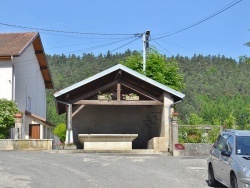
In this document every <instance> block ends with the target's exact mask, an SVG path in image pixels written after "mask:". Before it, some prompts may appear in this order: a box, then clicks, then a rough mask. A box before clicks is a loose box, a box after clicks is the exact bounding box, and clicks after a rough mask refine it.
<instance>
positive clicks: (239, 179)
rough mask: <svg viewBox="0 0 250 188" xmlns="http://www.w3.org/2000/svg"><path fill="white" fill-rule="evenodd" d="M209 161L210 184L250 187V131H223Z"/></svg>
mask: <svg viewBox="0 0 250 188" xmlns="http://www.w3.org/2000/svg"><path fill="white" fill-rule="evenodd" d="M207 162H208V185H209V186H216V185H218V183H222V184H223V185H225V186H227V187H230V188H250V131H239V130H225V131H224V132H222V133H221V134H220V135H219V137H218V139H217V141H216V142H215V144H214V145H213V147H212V148H211V150H210V157H209V159H208V161H207Z"/></svg>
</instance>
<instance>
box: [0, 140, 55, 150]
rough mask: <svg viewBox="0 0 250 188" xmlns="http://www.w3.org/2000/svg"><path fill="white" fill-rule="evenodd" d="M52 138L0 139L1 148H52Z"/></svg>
mask: <svg viewBox="0 0 250 188" xmlns="http://www.w3.org/2000/svg"><path fill="white" fill-rule="evenodd" d="M52 141H53V140H52V139H43V140H40V139H29V140H21V139H19V140H14V139H0V150H51V149H52Z"/></svg>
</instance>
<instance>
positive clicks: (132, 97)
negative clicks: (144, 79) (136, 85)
mask: <svg viewBox="0 0 250 188" xmlns="http://www.w3.org/2000/svg"><path fill="white" fill-rule="evenodd" d="M139 99H140V98H139V96H129V95H126V96H125V100H127V101H138V100H139Z"/></svg>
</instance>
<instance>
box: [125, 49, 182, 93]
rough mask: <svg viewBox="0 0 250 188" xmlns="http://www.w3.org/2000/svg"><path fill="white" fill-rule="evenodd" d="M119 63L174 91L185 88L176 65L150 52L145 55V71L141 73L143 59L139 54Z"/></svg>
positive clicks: (171, 60) (174, 62) (173, 61)
mask: <svg viewBox="0 0 250 188" xmlns="http://www.w3.org/2000/svg"><path fill="white" fill-rule="evenodd" d="M121 63H122V64H123V65H125V66H127V67H129V68H131V69H133V70H135V71H137V72H139V73H141V74H144V75H145V76H147V77H149V78H151V79H153V80H156V81H157V82H160V83H162V84H164V85H167V86H169V87H171V88H173V89H175V90H178V91H180V90H182V89H184V87H185V84H184V81H183V76H182V74H180V73H179V66H178V63H177V62H176V61H175V60H174V59H172V58H169V59H167V58H166V57H165V56H163V55H161V54H159V53H158V52H157V51H155V50H152V52H150V53H149V54H147V62H146V71H145V72H143V58H142V55H141V53H138V52H137V53H133V54H132V55H131V56H129V57H127V58H126V59H125V60H124V61H121Z"/></svg>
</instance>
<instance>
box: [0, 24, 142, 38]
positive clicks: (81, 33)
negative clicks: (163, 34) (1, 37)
mask: <svg viewBox="0 0 250 188" xmlns="http://www.w3.org/2000/svg"><path fill="white" fill-rule="evenodd" d="M0 25H4V26H9V27H16V28H22V29H32V30H39V31H40V30H41V31H49V32H55V33H67V34H78V35H129V36H138V35H141V34H139V33H135V34H121V33H91V32H89V33H87V32H86V33H83V32H77V31H63V30H54V29H43V28H37V27H27V26H20V25H14V24H6V23H1V22H0Z"/></svg>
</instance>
